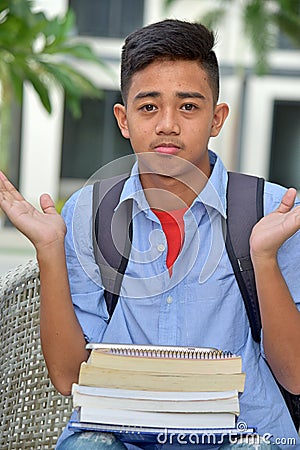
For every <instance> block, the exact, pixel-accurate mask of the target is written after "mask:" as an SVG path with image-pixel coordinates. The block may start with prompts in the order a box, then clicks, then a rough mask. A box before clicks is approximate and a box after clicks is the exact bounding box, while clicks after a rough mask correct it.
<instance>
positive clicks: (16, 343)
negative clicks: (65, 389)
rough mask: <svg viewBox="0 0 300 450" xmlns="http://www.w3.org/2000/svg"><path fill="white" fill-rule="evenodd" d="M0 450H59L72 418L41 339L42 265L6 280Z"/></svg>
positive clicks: (1, 283) (0, 330) (0, 323)
mask: <svg viewBox="0 0 300 450" xmlns="http://www.w3.org/2000/svg"><path fill="white" fill-rule="evenodd" d="M0 300H1V303H0V306H1V313H0V346H1V351H0V449H3V450H4V449H5V450H11V449H17V450H23V449H31V450H46V449H51V450H53V449H54V447H55V443H56V441H57V438H58V436H59V434H60V433H61V431H62V429H63V427H64V426H65V425H66V423H67V421H68V418H69V417H70V413H71V406H72V405H71V400H70V398H67V397H63V396H62V395H60V394H59V393H58V392H57V391H56V390H55V389H54V387H53V386H52V384H51V382H50V379H49V377H48V373H47V369H46V366H45V363H44V359H43V355H42V352H41V345H40V340H39V272H38V266H37V264H36V262H34V261H29V262H28V263H27V264H25V265H22V266H18V267H17V268H16V269H15V270H12V271H10V272H8V273H7V274H6V275H4V276H2V277H0Z"/></svg>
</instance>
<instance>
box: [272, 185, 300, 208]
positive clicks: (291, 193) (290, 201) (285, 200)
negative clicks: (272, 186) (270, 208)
mask: <svg viewBox="0 0 300 450" xmlns="http://www.w3.org/2000/svg"><path fill="white" fill-rule="evenodd" d="M296 195H297V191H296V189H295V188H289V189H288V190H287V191H286V193H285V194H284V196H283V197H282V200H281V203H280V205H279V207H278V209H277V211H278V212H280V213H287V212H289V211H290V210H291V209H292V207H293V206H294V203H295V199H296Z"/></svg>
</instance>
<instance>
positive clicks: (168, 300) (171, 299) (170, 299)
mask: <svg viewBox="0 0 300 450" xmlns="http://www.w3.org/2000/svg"><path fill="white" fill-rule="evenodd" d="M172 302H173V297H171V295H169V297H167V303H168V304H169V305H171V303H172Z"/></svg>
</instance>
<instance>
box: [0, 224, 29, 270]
mask: <svg viewBox="0 0 300 450" xmlns="http://www.w3.org/2000/svg"><path fill="white" fill-rule="evenodd" d="M30 259H35V250H34V248H33V246H32V244H31V242H30V241H29V240H28V239H27V238H26V237H25V236H23V235H22V234H21V233H20V232H19V231H18V230H16V229H14V228H12V227H6V226H3V225H1V224H0V276H1V275H4V274H5V273H6V272H8V271H9V270H11V269H14V268H15V267H17V266H18V265H20V264H24V263H26V262H27V261H29V260H30Z"/></svg>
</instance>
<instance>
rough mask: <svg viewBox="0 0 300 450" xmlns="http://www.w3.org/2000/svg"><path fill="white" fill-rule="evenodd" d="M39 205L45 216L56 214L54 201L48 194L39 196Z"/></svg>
mask: <svg viewBox="0 0 300 450" xmlns="http://www.w3.org/2000/svg"><path fill="white" fill-rule="evenodd" d="M40 205H41V208H42V210H43V212H44V213H45V214H57V212H56V209H55V206H54V201H53V200H52V198H51V197H50V195H49V194H42V195H41V196H40Z"/></svg>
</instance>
